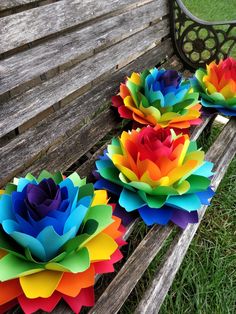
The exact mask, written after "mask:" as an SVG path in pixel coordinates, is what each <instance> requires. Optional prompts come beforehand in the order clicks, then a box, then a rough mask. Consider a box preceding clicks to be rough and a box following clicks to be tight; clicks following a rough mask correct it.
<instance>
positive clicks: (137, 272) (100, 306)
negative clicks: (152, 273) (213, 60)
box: [89, 121, 236, 314]
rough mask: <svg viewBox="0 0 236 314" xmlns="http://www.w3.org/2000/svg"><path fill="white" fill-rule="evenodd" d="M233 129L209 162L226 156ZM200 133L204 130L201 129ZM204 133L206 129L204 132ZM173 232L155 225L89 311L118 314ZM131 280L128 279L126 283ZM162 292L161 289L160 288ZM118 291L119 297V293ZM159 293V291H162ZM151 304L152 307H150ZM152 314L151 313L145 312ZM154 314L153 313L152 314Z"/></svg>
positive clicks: (233, 136) (98, 313)
mask: <svg viewBox="0 0 236 314" xmlns="http://www.w3.org/2000/svg"><path fill="white" fill-rule="evenodd" d="M232 125H234V129H235V131H236V128H235V121H234V122H232V121H231V122H230V124H228V125H227V126H226V127H225V128H224V130H223V131H222V135H221V136H219V137H218V139H217V140H216V142H215V143H214V144H213V145H212V147H211V149H210V151H209V154H207V155H206V159H207V160H208V159H210V160H212V161H213V162H215V161H217V160H218V159H219V158H223V159H224V156H225V147H227V145H228V144H229V143H230V142H231V141H232V140H235V131H234V132H232V131H231V132H230V130H231V128H232ZM200 129H201V126H200ZM202 130H203V129H202ZM197 135H199V132H197V133H196V135H195V136H194V140H196V136H197ZM226 136H227V141H226V142H227V143H225V144H226V145H225V146H224V150H222V149H218V151H217V150H216V149H217V147H218V146H219V143H221V147H223V146H222V141H221V139H222V138H224V137H226ZM212 152H215V154H212ZM226 166H227V163H225V167H224V168H223V170H222V171H221V172H220V174H217V175H215V176H214V178H213V182H214V186H215V187H217V186H216V184H219V180H218V178H219V175H220V176H221V177H222V176H223V175H224V173H225V171H226V168H227V167H226ZM220 167H221V166H219V165H218V167H217V169H220ZM197 226H198V224H197V225H192V226H190V227H188V229H189V228H191V227H192V228H196V230H197ZM172 230H173V226H171V225H168V226H166V227H160V226H157V225H154V226H153V227H152V228H151V230H150V231H149V233H148V234H147V235H146V236H145V238H144V239H143V240H142V241H141V243H140V244H139V246H138V247H137V249H136V250H135V251H134V252H133V254H132V255H131V257H130V258H129V259H128V261H127V262H126V263H125V264H124V266H123V267H122V269H121V271H120V272H119V273H118V274H117V276H116V277H115V279H114V280H113V281H112V282H111V284H110V285H109V286H108V287H107V289H106V290H105V292H104V293H103V294H102V296H101V297H100V298H99V299H98V301H97V302H96V304H95V306H94V307H93V308H92V309H91V310H90V311H89V313H90V314H95V313H96V314H103V313H107V314H110V313H112V314H115V313H117V312H118V311H119V309H120V308H121V306H122V305H123V303H124V302H125V300H126V299H127V297H128V296H129V294H130V293H131V291H132V290H133V288H134V287H135V285H136V283H137V282H138V281H139V279H140V278H141V276H142V274H143V273H144V271H145V270H146V269H147V267H148V266H149V264H150V263H151V261H152V260H153V259H154V257H155V256H156V254H157V253H158V252H159V251H160V249H161V247H162V245H163V243H164V240H165V239H167V237H168V236H169V234H170V232H171V231H172ZM127 278H128V279H127ZM162 284H164V283H162ZM160 290H161V286H160ZM117 291H119V293H117ZM159 292H160V291H159ZM111 295H113V296H116V297H115V298H110V297H109V296H111ZM149 304H150V303H149ZM146 313H151V312H146ZM153 313H154V312H153Z"/></svg>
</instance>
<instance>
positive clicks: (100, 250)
mask: <svg viewBox="0 0 236 314" xmlns="http://www.w3.org/2000/svg"><path fill="white" fill-rule="evenodd" d="M85 247H86V248H87V250H88V252H89V257H90V261H91V262H96V261H102V260H109V259H110V257H111V255H112V254H113V253H114V252H115V250H116V249H117V248H118V245H117V243H116V241H115V240H114V239H112V238H111V237H110V236H108V235H107V234H105V233H99V234H98V235H97V236H96V237H94V238H93V239H92V240H91V241H89V242H87V243H86V244H85Z"/></svg>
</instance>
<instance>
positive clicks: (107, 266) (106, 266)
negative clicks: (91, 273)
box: [93, 250, 123, 274]
mask: <svg viewBox="0 0 236 314" xmlns="http://www.w3.org/2000/svg"><path fill="white" fill-rule="evenodd" d="M122 257H123V255H122V253H121V252H120V250H116V251H115V252H114V253H113V254H112V255H111V259H110V260H109V261H102V262H96V263H94V264H93V265H94V269H95V272H96V273H97V274H105V273H112V272H113V271H114V266H113V265H114V264H115V263H117V262H118V261H120V260H121V259H122Z"/></svg>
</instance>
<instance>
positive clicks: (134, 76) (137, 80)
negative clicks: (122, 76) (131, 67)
mask: <svg viewBox="0 0 236 314" xmlns="http://www.w3.org/2000/svg"><path fill="white" fill-rule="evenodd" d="M129 81H131V82H133V83H134V84H136V85H140V84H141V79H140V75H139V74H138V73H136V72H133V73H132V74H131V77H130V78H129Z"/></svg>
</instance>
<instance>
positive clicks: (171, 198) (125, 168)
mask: <svg viewBox="0 0 236 314" xmlns="http://www.w3.org/2000/svg"><path fill="white" fill-rule="evenodd" d="M204 155H205V154H204V152H203V151H202V150H200V149H197V145H196V142H194V141H190V139H189V137H188V135H186V134H185V135H178V136H176V135H175V133H174V132H173V130H171V131H170V130H169V129H165V130H163V129H159V130H156V129H154V128H152V127H146V128H143V129H142V130H139V129H137V130H132V131H131V132H123V133H122V135H121V137H120V138H113V140H112V144H111V145H109V146H108V151H105V153H104V156H102V157H101V158H100V159H99V160H98V161H97V162H96V166H97V172H98V173H99V175H100V179H99V180H98V181H97V182H96V184H95V187H96V188H101V187H102V188H106V189H107V190H109V191H110V192H112V193H115V194H117V195H118V198H119V204H120V206H121V207H123V208H124V209H125V210H126V211H127V212H133V211H135V210H137V211H138V212H139V214H140V216H141V217H142V219H143V220H144V222H145V223H146V224H147V225H152V224H154V223H157V224H162V225H165V224H167V223H168V222H169V221H172V222H174V223H175V224H177V225H179V226H180V227H182V228H185V227H186V226H187V224H188V223H196V222H198V214H197V210H198V209H199V208H200V207H201V205H202V204H209V201H208V199H209V198H211V197H212V196H213V194H214V193H213V191H212V189H211V188H210V179H209V177H211V176H212V172H211V170H212V167H213V164H212V163H210V162H208V161H204Z"/></svg>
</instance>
